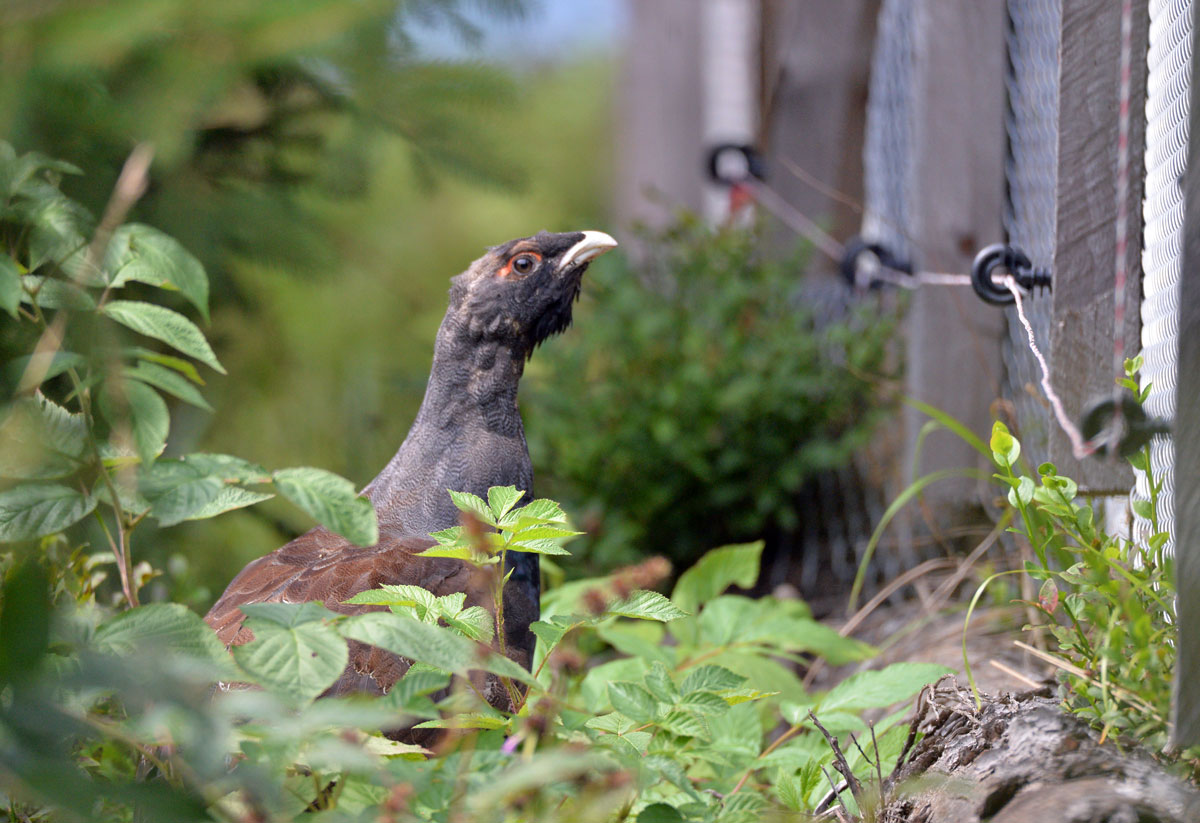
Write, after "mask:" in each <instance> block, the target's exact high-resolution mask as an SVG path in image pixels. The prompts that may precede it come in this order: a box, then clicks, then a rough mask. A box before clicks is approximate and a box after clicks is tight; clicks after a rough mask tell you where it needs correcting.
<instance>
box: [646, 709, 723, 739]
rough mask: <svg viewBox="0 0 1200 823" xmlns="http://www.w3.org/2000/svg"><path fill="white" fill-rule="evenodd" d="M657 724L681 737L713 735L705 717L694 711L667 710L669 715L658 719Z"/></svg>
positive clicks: (706, 736)
mask: <svg viewBox="0 0 1200 823" xmlns="http://www.w3.org/2000/svg"><path fill="white" fill-rule="evenodd" d="M657 725H659V726H661V727H662V728H664V729H666V730H667V731H669V732H670V733H671V734H675V735H679V736H680V737H700V738H704V739H708V738H709V737H711V733H710V732H709V728H708V724H707V723H706V722H705V721H704V718H703V717H701V716H700V715H698V714H693V713H692V712H688V711H683V710H679V709H676V710H674V711H670V712H667V716H666V717H664V718H662V719H661V720H659V721H658V723H657Z"/></svg>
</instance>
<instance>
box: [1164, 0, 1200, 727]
mask: <svg viewBox="0 0 1200 823" xmlns="http://www.w3.org/2000/svg"><path fill="white" fill-rule="evenodd" d="M1193 13H1195V11H1193ZM1195 22H1196V21H1195V19H1194V18H1193V24H1194V23H1195ZM1192 44H1193V49H1192V54H1197V52H1196V48H1197V47H1200V30H1197V29H1196V27H1195V25H1193V28H1192ZM1191 83H1192V85H1191V95H1190V96H1191V111H1190V113H1189V122H1190V132H1189V137H1188V161H1187V172H1186V173H1185V175H1184V222H1183V263H1182V266H1183V269H1182V276H1181V277H1180V278H1179V338H1178V339H1179V378H1178V380H1177V381H1176V383H1175V426H1174V438H1175V580H1176V587H1177V592H1178V594H1177V596H1176V599H1175V603H1176V606H1175V608H1176V625H1178V626H1179V639H1178V647H1177V648H1178V657H1177V658H1176V661H1175V702H1174V707H1173V712H1172V721H1173V722H1172V730H1171V738H1172V741H1171V742H1172V743H1175V744H1177V745H1180V746H1194V745H1196V744H1197V743H1200V679H1197V678H1200V404H1197V398H1200V60H1195V59H1193V60H1192V74H1191Z"/></svg>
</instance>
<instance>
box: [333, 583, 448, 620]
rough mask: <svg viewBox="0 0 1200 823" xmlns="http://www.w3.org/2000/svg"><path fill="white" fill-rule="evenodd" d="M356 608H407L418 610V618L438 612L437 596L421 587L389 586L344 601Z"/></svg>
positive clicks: (360, 593) (364, 592)
mask: <svg viewBox="0 0 1200 823" xmlns="http://www.w3.org/2000/svg"><path fill="white" fill-rule="evenodd" d="M342 602H343V603H347V604H350V605H355V606H407V607H414V608H416V609H417V617H418V618H419V617H423V616H424V614H425V612H430V611H433V612H436V611H437V595H435V594H434V593H433V592H431V591H429V590H428V589H423V588H421V587H420V586H408V585H394V586H392V585H389V586H381V587H380V588H378V589H368V590H367V591H362V592H359V593H358V594H356V595H354V596H353V597H351V598H350V599H349V600H343V601H342Z"/></svg>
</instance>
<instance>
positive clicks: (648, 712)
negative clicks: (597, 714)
mask: <svg viewBox="0 0 1200 823" xmlns="http://www.w3.org/2000/svg"><path fill="white" fill-rule="evenodd" d="M608 699H609V702H611V703H612V707H613V708H614V709H616V710H617V711H619V712H620V713H621V714H623V715H625V716H626V717H628V718H630V719H631V720H636V721H638V722H639V723H648V722H650V721H651V720H653V719H654V715H655V714H656V713H657V711H658V701H657V700H655V699H654V697H653V695H651V694H650V692H648V691H646V690H645V689H644V688H642V687H641V686H639V685H638V684H637V683H625V682H617V683H609V684H608Z"/></svg>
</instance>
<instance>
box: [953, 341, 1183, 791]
mask: <svg viewBox="0 0 1200 823" xmlns="http://www.w3.org/2000/svg"><path fill="white" fill-rule="evenodd" d="M1141 365H1142V360H1141V358H1140V357H1139V358H1135V359H1132V360H1127V361H1126V362H1125V369H1126V376H1125V378H1123V379H1122V380H1121V381H1120V382H1121V385H1122V386H1124V387H1125V388H1127V389H1129V390H1130V391H1132V392H1134V393H1135V394H1136V395H1137V398H1138V400H1139V401H1144V400H1145V397H1146V395H1147V394H1148V392H1149V388H1148V387H1146V388H1142V389H1140V390H1139V388H1138V385H1137V382H1136V374H1137V371H1138V370H1139V369H1140V368H1141ZM988 446H989V451H990V454H989V457H990V458H991V460H992V462H993V464H994V465H995V467H996V474H995V475H993V476H994V477H995V479H996V480H998V481H999V482H1001V483H1002V484H1003V485H1004V487H1005V489H1006V495H1005V496H1006V500H1007V503H1008V506H1009V508H1010V509H1011V512H1012V514H1013V515H1014V521H1015V526H1014V527H1013V528H1012V529H1011V531H1013V532H1015V533H1016V534H1017V535H1018V536H1019V538H1020V539H1022V540H1023V541H1025V542H1027V543H1028V545H1029V547H1030V548H1031V549H1032V551H1033V555H1034V558H1035V559H1034V560H1031V561H1029V562H1027V563H1026V564H1025V566H1024V568H1022V569H1019V570H1016V571H1009V572H1000V573H999V574H997V575H993V576H992V577H990V578H988V580H987V581H985V583H984V585H983V586H981V587H980V590H979V591H978V592H977V593H976V596H975V602H977V601H978V599H979V597H980V596H981V595H982V593H983V590H984V588H985V587H986V586H987V584H988V583H990V582H991V581H992V580H994V579H996V578H997V577H999V576H1001V575H1010V574H1024V575H1029V576H1030V577H1032V578H1033V579H1035V580H1038V581H1041V585H1040V589H1039V591H1038V595H1037V599H1036V600H1034V601H1031V602H1028V603H1026V605H1027V606H1028V607H1030V608H1032V609H1033V610H1034V611H1035V612H1036V613H1038V614H1040V615H1041V617H1042V618H1043V619H1042V621H1041V622H1040V623H1038V624H1036V625H1026V626H1025V631H1027V632H1032V633H1033V636H1032V637H1031V638H1030V642H1031V643H1038V642H1039V633H1041V632H1044V631H1047V630H1048V632H1049V635H1050V638H1052V639H1051V640H1050V642H1049V645H1048V648H1049V652H1050V655H1049V657H1048V658H1047V659H1048V660H1050V661H1051V662H1053V663H1054V665H1055V666H1056V673H1057V677H1058V680H1059V682H1060V684H1061V694H1062V697H1063V702H1064V705H1065V707H1066V708H1067V709H1069V710H1070V711H1071V712H1073V713H1074V714H1077V715H1079V716H1080V717H1082V718H1084V719H1086V720H1087V721H1088V722H1089V723H1091V724H1092V725H1093V726H1095V727H1096V728H1097V729H1099V730H1101V732H1102V736H1103V737H1105V738H1112V739H1115V740H1117V741H1118V742H1133V743H1136V744H1139V745H1142V746H1145V747H1147V748H1149V749H1151V750H1153V751H1156V752H1158V753H1160V754H1161V755H1163V756H1166V757H1169V758H1171V759H1179V760H1180V761H1181V762H1182V763H1184V764H1185V768H1187V769H1188V770H1190V772H1191V773H1192V775H1193V777H1194V776H1195V774H1196V773H1197V764H1198V763H1200V749H1194V750H1191V751H1186V752H1179V751H1171V750H1170V749H1169V747H1168V734H1169V728H1168V719H1169V718H1170V716H1171V693H1172V688H1173V681H1174V674H1175V660H1176V644H1177V640H1176V631H1175V625H1176V624H1175V599H1176V589H1175V577H1174V571H1173V566H1174V561H1173V557H1172V555H1171V554H1170V553H1169V552H1167V551H1166V547H1167V544H1168V542H1169V540H1170V534H1169V532H1167V531H1166V530H1165V529H1164V528H1163V526H1162V524H1161V523H1160V521H1159V517H1158V503H1159V495H1160V493H1161V491H1162V483H1163V481H1162V479H1161V478H1158V477H1155V476H1154V474H1153V469H1152V466H1151V464H1150V447H1149V445H1148V444H1145V445H1142V446H1141V447H1140V448H1138V449H1137V450H1136V451H1134V452H1133V453H1132V454H1131V455H1130V457H1129V458H1128V460H1129V463H1130V464H1131V465H1132V466H1133V467H1134V468H1135V469H1137V470H1138V471H1140V472H1143V473H1144V474H1145V478H1146V487H1147V489H1148V490H1149V497H1148V499H1135V500H1134V502H1133V511H1134V512H1135V513H1136V514H1137V515H1138V517H1139V518H1141V523H1142V525H1141V526H1137V525H1136V524H1135V527H1134V528H1133V535H1132V536H1130V535H1122V534H1113V533H1110V532H1108V531H1106V530H1105V529H1104V527H1103V520H1102V518H1101V517H1100V516H1099V511H1098V506H1097V505H1096V503H1095V502H1094V501H1092V500H1091V499H1089V498H1086V497H1082V496H1080V494H1079V488H1078V485H1077V484H1076V483H1075V481H1074V480H1072V479H1071V478H1069V477H1065V476H1063V475H1060V474H1059V473H1058V470H1057V468H1056V467H1055V466H1054V465H1053V464H1051V463H1043V464H1042V465H1041V466H1039V467H1038V468H1037V471H1036V472H1032V471H1030V470H1029V469H1028V467H1026V466H1025V465H1024V463H1023V461H1022V460H1021V444H1020V442H1018V441H1017V439H1016V438H1015V437H1013V435H1012V434H1011V433H1010V432H1009V430H1008V428H1007V427H1006V426H1005V425H1004V424H1003V423H1000V422H997V423H996V424H995V426H994V427H993V429H992V434H991V439H990V443H989V444H988ZM973 605H974V602H973V603H972V606H973ZM968 619H969V614H968ZM965 662H966V661H965V646H964V663H965ZM969 671H970V670H969V666H968V673H969Z"/></svg>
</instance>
